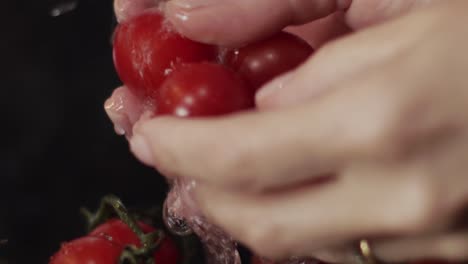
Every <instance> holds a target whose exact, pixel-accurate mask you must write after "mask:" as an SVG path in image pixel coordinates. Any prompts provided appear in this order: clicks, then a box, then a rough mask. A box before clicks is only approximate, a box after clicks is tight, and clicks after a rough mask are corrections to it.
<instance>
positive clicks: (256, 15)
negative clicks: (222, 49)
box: [165, 0, 351, 46]
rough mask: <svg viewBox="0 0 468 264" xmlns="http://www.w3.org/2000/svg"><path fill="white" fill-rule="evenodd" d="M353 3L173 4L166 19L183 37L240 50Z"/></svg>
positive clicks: (199, 0) (236, 0) (177, 0)
mask: <svg viewBox="0 0 468 264" xmlns="http://www.w3.org/2000/svg"><path fill="white" fill-rule="evenodd" d="M350 3H351V1H350V0H336V1H328V0H312V1H310V0H286V1H285V0H257V1H251V0H223V1H219V0H172V1H169V2H168V3H167V4H166V7H165V9H166V15H167V17H168V19H169V20H170V21H171V22H172V23H173V24H174V25H175V27H176V29H177V30H178V31H179V32H181V33H182V34H183V35H185V36H187V37H190V38H192V39H195V40H198V41H202V42H207V43H215V44H220V45H225V46H238V45H242V44H244V43H246V42H249V41H251V40H254V39H257V38H261V37H263V36H266V35H268V34H272V33H274V32H276V31H279V30H281V29H282V28H284V27H285V26H288V25H291V24H297V23H305V22H309V21H312V20H314V19H318V18H322V17H325V16H327V15H329V14H331V13H333V12H335V11H337V10H344V9H346V8H347V7H348V6H349V4H350Z"/></svg>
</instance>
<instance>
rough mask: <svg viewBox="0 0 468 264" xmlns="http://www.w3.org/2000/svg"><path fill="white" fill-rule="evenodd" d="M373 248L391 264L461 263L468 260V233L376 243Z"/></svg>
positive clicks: (381, 258) (375, 252) (381, 257)
mask: <svg viewBox="0 0 468 264" xmlns="http://www.w3.org/2000/svg"><path fill="white" fill-rule="evenodd" d="M372 248H373V251H374V254H375V255H376V257H378V258H379V259H380V260H382V261H385V262H390V263H401V262H405V261H411V260H418V259H445V260H447V261H460V260H466V259H468V232H454V233H449V234H444V235H438V236H426V237H414V238H403V239H395V240H390V241H376V242H375V243H374V244H372Z"/></svg>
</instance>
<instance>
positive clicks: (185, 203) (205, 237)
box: [164, 179, 241, 264]
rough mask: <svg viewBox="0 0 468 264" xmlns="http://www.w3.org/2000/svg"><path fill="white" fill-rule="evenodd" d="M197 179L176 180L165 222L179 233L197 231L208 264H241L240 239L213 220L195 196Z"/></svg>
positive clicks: (165, 209) (165, 211)
mask: <svg viewBox="0 0 468 264" xmlns="http://www.w3.org/2000/svg"><path fill="white" fill-rule="evenodd" d="M195 187H196V183H195V182H194V181H188V180H182V179H178V180H175V181H174V182H173V184H172V188H171V191H170V192H169V194H168V196H167V199H166V202H165V207H164V222H165V223H166V225H167V226H168V228H169V229H170V230H171V231H172V232H174V233H175V234H189V233H190V232H194V233H195V234H196V235H197V236H198V237H199V238H200V240H201V241H202V243H203V246H204V248H205V255H206V263H207V264H241V259H240V255H239V252H238V250H237V244H236V242H235V241H234V240H233V239H232V238H231V237H229V236H228V235H227V234H226V233H225V232H224V231H223V230H221V229H220V228H218V227H216V226H214V225H213V224H211V223H209V222H208V221H207V220H206V219H205V218H204V217H203V215H202V214H201V212H200V211H199V210H198V207H197V205H196V204H195V201H194V200H193V199H192V197H193V196H192V193H193V189H194V188H195Z"/></svg>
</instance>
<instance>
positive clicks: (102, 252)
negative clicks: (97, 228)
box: [49, 237, 122, 264]
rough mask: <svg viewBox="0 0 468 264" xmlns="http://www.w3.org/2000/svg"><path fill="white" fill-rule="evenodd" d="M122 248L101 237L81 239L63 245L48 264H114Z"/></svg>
mask: <svg viewBox="0 0 468 264" xmlns="http://www.w3.org/2000/svg"><path fill="white" fill-rule="evenodd" d="M121 252H122V247H121V246H119V245H117V244H115V243H112V242H111V241H109V240H107V239H105V238H103V237H83V238H79V239H76V240H73V241H71V242H68V243H64V244H63V245H62V247H61V248H60V250H59V251H58V252H57V253H56V254H55V255H54V256H53V257H52V258H51V259H50V262H49V264H75V263H77V264H78V263H79V264H114V263H118V260H119V256H120V254H121Z"/></svg>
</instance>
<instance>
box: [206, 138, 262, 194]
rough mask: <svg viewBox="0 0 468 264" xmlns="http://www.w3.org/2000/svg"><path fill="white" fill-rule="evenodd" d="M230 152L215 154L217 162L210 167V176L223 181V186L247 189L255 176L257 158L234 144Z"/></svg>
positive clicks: (224, 151) (214, 157) (214, 158)
mask: <svg viewBox="0 0 468 264" xmlns="http://www.w3.org/2000/svg"><path fill="white" fill-rule="evenodd" d="M232 146H233V147H232V148H231V149H230V150H229V151H226V150H220V152H222V153H215V155H213V160H214V161H215V162H214V164H212V165H211V166H210V167H211V169H212V171H210V172H209V173H210V175H214V176H217V178H219V179H220V180H221V181H222V185H225V186H228V187H231V188H246V187H249V186H251V184H252V177H250V176H251V175H254V172H253V170H254V168H255V160H256V159H255V157H253V154H252V153H251V152H250V151H248V150H246V148H245V147H243V146H242V145H240V144H237V145H235V144H232Z"/></svg>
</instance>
